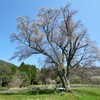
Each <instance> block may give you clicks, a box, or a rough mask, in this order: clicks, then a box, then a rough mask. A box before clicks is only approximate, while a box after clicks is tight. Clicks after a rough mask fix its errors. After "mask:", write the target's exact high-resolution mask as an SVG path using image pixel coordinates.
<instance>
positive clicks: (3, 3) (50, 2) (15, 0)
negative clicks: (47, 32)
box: [0, 0, 100, 66]
mask: <svg viewBox="0 0 100 100" xmlns="http://www.w3.org/2000/svg"><path fill="white" fill-rule="evenodd" d="M67 2H70V3H71V5H72V8H73V9H76V10H78V14H77V15H76V18H77V19H79V20H82V23H83V24H84V25H85V26H86V27H87V28H88V32H89V34H90V37H91V39H92V40H94V41H96V43H97V46H98V47H99V48H100V42H99V41H100V39H99V38H100V37H99V32H100V0H0V59H1V60H5V61H8V59H9V58H10V57H11V56H12V55H13V53H14V51H15V47H16V44H15V43H11V42H10V39H9V36H10V34H11V33H12V32H17V30H16V20H15V19H16V17H17V16H23V15H28V16H30V17H31V18H35V16H36V14H37V13H38V11H39V9H40V8H41V6H44V7H49V8H58V7H64V6H65V5H66V4H67ZM38 58H39V56H36V55H35V56H34V55H33V56H31V57H30V58H28V59H26V60H25V61H24V62H25V63H28V64H33V65H37V66H40V65H39V63H38V61H39V60H38ZM9 62H11V63H13V64H16V65H20V63H21V62H18V60H17V59H14V60H11V61H9Z"/></svg>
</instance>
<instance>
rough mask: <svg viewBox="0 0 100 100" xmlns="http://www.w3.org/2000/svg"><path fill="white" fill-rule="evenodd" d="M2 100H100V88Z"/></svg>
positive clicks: (1, 97)
mask: <svg viewBox="0 0 100 100" xmlns="http://www.w3.org/2000/svg"><path fill="white" fill-rule="evenodd" d="M0 100H100V88H78V89H74V90H73V93H64V94H63V93H62V94H61V93H57V94H41V95H34V94H33V95H32V94H12V95H0Z"/></svg>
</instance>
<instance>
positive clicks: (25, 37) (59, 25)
mask: <svg viewBox="0 0 100 100" xmlns="http://www.w3.org/2000/svg"><path fill="white" fill-rule="evenodd" d="M76 13H77V11H75V10H73V9H71V7H70V4H68V5H66V6H65V7H64V8H60V9H51V8H48V9H45V8H41V9H40V11H39V13H38V15H37V18H36V19H35V20H34V21H31V20H30V18H29V17H23V16H22V17H18V18H17V22H18V24H17V29H18V31H19V32H18V34H16V33H13V34H11V36H10V38H11V41H17V42H18V47H17V51H16V52H15V53H14V55H13V57H12V59H13V58H16V57H18V58H19V60H22V59H25V58H28V57H29V56H31V55H33V54H42V55H43V57H44V62H45V63H46V64H47V65H48V66H54V70H55V71H56V73H57V75H58V76H59V77H60V79H61V82H62V86H63V87H64V88H65V89H66V91H71V88H70V84H69V79H70V77H69V76H70V73H71V72H72V71H73V70H75V68H76V67H77V65H79V64H80V65H81V66H82V67H87V66H91V65H92V64H93V63H94V62H95V61H96V60H97V58H98V54H97V52H98V49H97V47H96V46H95V44H94V42H93V41H91V40H90V39H89V37H88V34H87V29H86V28H85V27H84V26H83V25H82V24H81V23H80V21H77V22H75V21H74V20H73V17H74V15H75V14H76Z"/></svg>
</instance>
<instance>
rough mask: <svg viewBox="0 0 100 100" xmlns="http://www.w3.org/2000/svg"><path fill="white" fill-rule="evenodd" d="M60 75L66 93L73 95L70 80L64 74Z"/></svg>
mask: <svg viewBox="0 0 100 100" xmlns="http://www.w3.org/2000/svg"><path fill="white" fill-rule="evenodd" d="M58 75H59V77H60V80H61V82H62V87H63V88H65V91H66V92H70V93H71V92H72V90H71V87H70V82H69V79H68V78H67V77H66V76H65V75H64V74H62V73H61V72H60V71H59V73H58Z"/></svg>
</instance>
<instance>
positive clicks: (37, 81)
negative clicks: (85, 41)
mask: <svg viewBox="0 0 100 100" xmlns="http://www.w3.org/2000/svg"><path fill="white" fill-rule="evenodd" d="M70 81H71V83H72V84H95V85H99V84H100V68H99V67H91V68H86V69H82V68H81V67H78V68H77V70H76V71H74V73H70ZM42 84H61V80H60V79H59V77H58V76H57V74H56V73H55V71H54V69H53V67H48V68H46V67H43V68H41V69H38V68H37V67H36V66H35V65H29V64H25V63H24V62H22V63H21V64H20V66H16V65H13V64H10V63H7V62H4V61H0V86H1V87H24V86H29V85H42Z"/></svg>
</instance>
